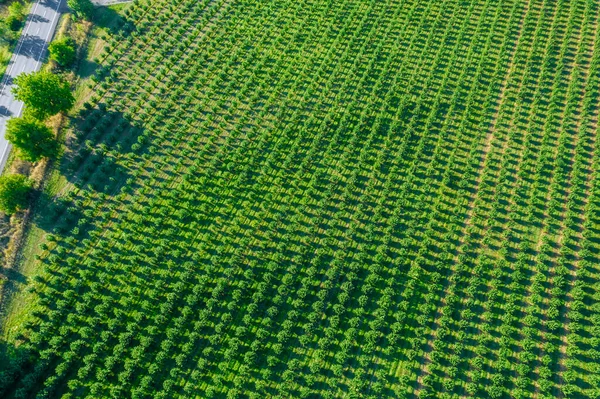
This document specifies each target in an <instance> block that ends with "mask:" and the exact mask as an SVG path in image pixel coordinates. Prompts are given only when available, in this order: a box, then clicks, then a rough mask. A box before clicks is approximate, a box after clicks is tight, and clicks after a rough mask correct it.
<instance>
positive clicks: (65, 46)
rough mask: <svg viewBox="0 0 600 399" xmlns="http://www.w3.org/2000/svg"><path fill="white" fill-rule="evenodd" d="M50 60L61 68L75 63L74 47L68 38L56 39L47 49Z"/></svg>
mask: <svg viewBox="0 0 600 399" xmlns="http://www.w3.org/2000/svg"><path fill="white" fill-rule="evenodd" d="M48 50H49V51H50V59H51V60H54V61H56V63H57V64H58V65H60V66H62V67H68V66H69V65H71V64H72V63H73V61H75V46H74V44H73V40H72V39H70V38H63V39H58V40H55V41H53V42H52V43H50V46H49V47H48Z"/></svg>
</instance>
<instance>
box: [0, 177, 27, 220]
mask: <svg viewBox="0 0 600 399" xmlns="http://www.w3.org/2000/svg"><path fill="white" fill-rule="evenodd" d="M30 192H31V183H30V182H29V180H28V179H27V178H26V177H25V176H23V175H3V176H0V210H1V211H2V212H4V213H7V214H13V213H15V212H17V211H19V210H21V209H24V208H26V207H27V202H28V199H29V193H30Z"/></svg>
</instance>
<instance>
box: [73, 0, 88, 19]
mask: <svg viewBox="0 0 600 399" xmlns="http://www.w3.org/2000/svg"><path fill="white" fill-rule="evenodd" d="M67 5H68V6H69V8H70V9H71V10H73V13H74V14H75V15H76V16H77V17H78V18H84V19H92V15H93V14H94V5H93V4H92V2H91V1H90V0H67Z"/></svg>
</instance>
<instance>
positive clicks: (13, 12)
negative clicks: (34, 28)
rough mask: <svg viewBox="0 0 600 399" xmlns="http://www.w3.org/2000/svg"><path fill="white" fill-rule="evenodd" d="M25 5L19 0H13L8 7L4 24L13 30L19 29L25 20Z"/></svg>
mask: <svg viewBox="0 0 600 399" xmlns="http://www.w3.org/2000/svg"><path fill="white" fill-rule="evenodd" d="M25 15H26V14H25V6H23V4H21V2H19V1H15V2H14V3H12V4H11V5H10V6H9V7H8V16H7V17H6V25H7V26H8V27H9V28H10V30H12V31H13V32H16V31H18V30H19V29H21V25H22V24H23V21H25Z"/></svg>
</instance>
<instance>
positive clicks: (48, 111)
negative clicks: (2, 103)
mask: <svg viewBox="0 0 600 399" xmlns="http://www.w3.org/2000/svg"><path fill="white" fill-rule="evenodd" d="M14 84H15V87H13V89H12V91H13V94H14V95H15V98H16V99H17V100H19V101H22V102H24V103H25V106H26V107H27V108H28V111H29V112H30V113H31V114H32V115H34V116H35V117H37V118H39V119H45V118H47V117H49V116H51V115H55V114H57V113H59V112H65V111H68V110H69V109H71V107H72V106H73V103H74V102H75V98H74V97H73V94H72V93H71V88H70V87H69V83H68V82H67V81H66V80H64V79H62V78H61V77H59V76H57V75H55V74H53V73H51V72H46V71H40V72H32V73H29V74H21V75H19V76H17V77H16V78H15V80H14Z"/></svg>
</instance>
